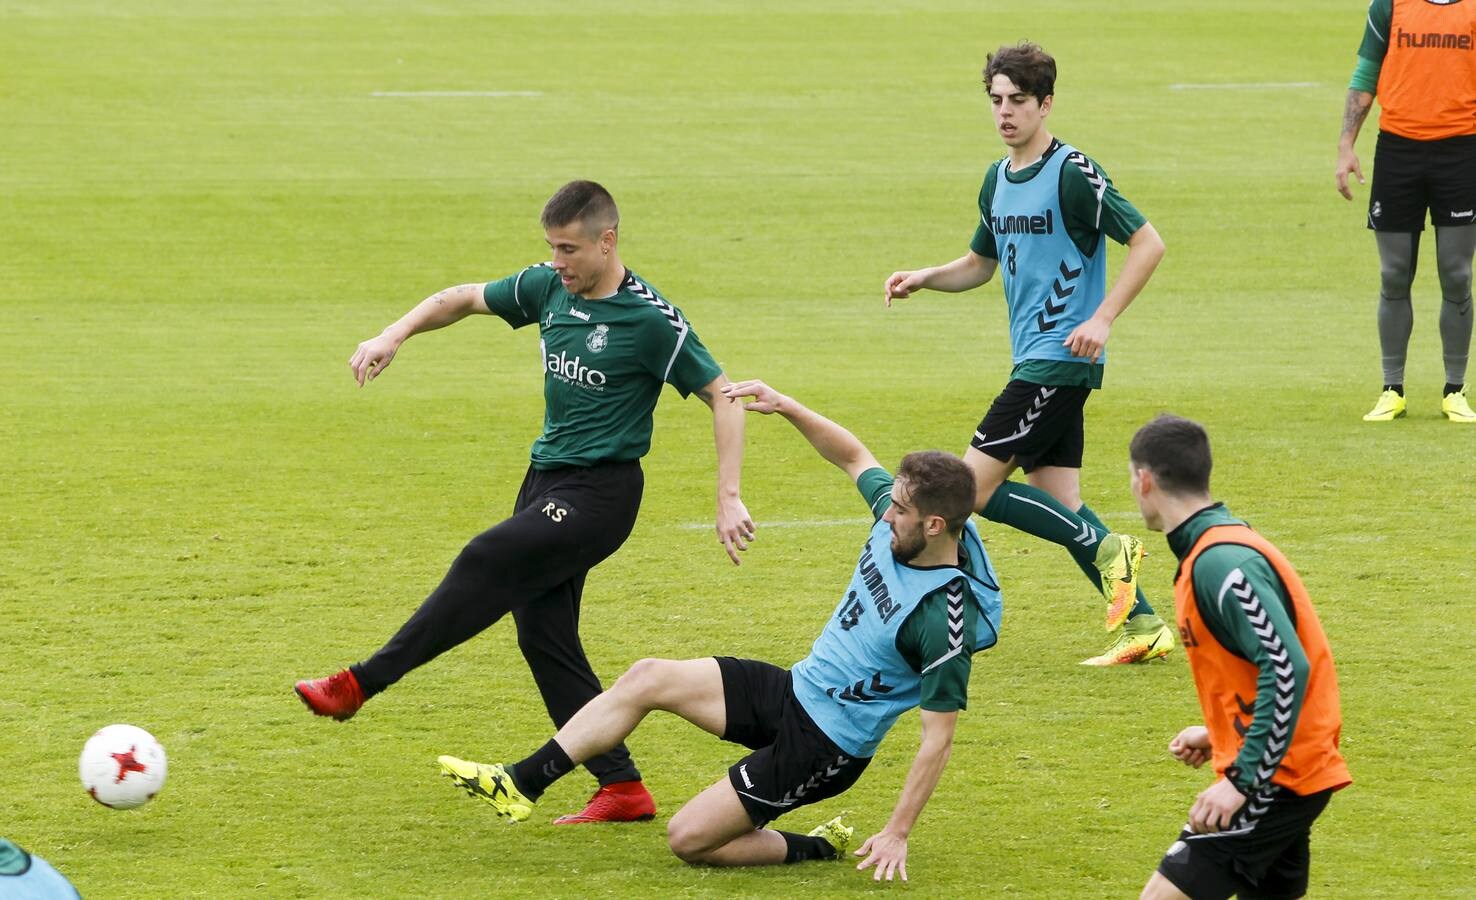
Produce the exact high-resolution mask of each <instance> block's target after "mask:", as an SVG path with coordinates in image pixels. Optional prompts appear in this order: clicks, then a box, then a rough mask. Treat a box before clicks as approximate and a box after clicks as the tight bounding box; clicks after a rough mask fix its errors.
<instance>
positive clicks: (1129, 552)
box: [1096, 534, 1143, 631]
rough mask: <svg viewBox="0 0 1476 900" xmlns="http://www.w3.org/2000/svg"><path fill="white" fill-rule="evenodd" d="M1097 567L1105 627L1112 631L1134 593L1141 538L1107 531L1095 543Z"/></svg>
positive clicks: (1133, 599)
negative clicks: (1104, 609) (1104, 605)
mask: <svg viewBox="0 0 1476 900" xmlns="http://www.w3.org/2000/svg"><path fill="white" fill-rule="evenodd" d="M1096 564H1097V571H1099V572H1101V573H1102V594H1103V595H1104V596H1105V597H1106V598H1107V620H1106V622H1105V623H1104V625H1105V627H1106V629H1107V630H1108V631H1116V630H1117V629H1118V627H1119V626H1120V625H1122V623H1123V622H1124V621H1126V620H1127V617H1128V613H1129V612H1130V611H1132V608H1133V605H1134V604H1135V603H1136V602H1137V597H1138V567H1139V566H1141V565H1142V564H1143V542H1142V541H1140V540H1138V539H1137V538H1135V537H1133V536H1132V535H1130V534H1109V535H1107V536H1106V537H1104V538H1102V543H1100V544H1098V545H1097V560H1096Z"/></svg>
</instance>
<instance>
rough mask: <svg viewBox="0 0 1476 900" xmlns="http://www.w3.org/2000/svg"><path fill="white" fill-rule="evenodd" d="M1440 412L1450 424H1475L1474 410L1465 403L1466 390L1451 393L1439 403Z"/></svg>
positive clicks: (1475, 413)
mask: <svg viewBox="0 0 1476 900" xmlns="http://www.w3.org/2000/svg"><path fill="white" fill-rule="evenodd" d="M1440 411H1441V412H1443V413H1445V417H1446V418H1447V419H1449V420H1451V421H1452V422H1476V410H1472V409H1471V404H1470V403H1467V402H1466V388H1464V387H1463V388H1461V389H1460V390H1458V391H1452V392H1450V393H1449V394H1446V395H1445V399H1444V400H1442V401H1440Z"/></svg>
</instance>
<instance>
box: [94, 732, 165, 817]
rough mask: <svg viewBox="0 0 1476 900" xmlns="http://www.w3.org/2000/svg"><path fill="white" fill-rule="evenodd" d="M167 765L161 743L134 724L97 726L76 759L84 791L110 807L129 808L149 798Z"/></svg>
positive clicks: (155, 792) (155, 789) (157, 788)
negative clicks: (96, 729) (94, 732)
mask: <svg viewBox="0 0 1476 900" xmlns="http://www.w3.org/2000/svg"><path fill="white" fill-rule="evenodd" d="M168 768H169V765H168V761H167V760H166V759H165V757H164V747H163V746H162V745H161V744H160V743H159V742H158V741H156V740H154V736H153V735H152V734H149V733H148V732H147V731H144V730H143V729H142V728H138V727H136V726H134V725H109V726H108V727H106V728H100V729H98V731H97V733H96V734H94V735H93V736H92V737H90V738H88V739H87V745H86V746H84V747H83V748H82V758H81V759H79V760H77V771H78V773H79V774H80V775H81V776H82V786H83V787H84V788H86V789H87V793H89V794H91V795H92V799H94V800H96V801H97V802H98V803H101V804H102V805H103V806H108V807H112V808H113V809H133V808H134V807H135V806H143V805H144V804H145V803H147V802H149V800H150V799H151V798H153V796H154V795H155V794H157V793H159V789H160V788H162V787H163V786H164V775H165V772H166V771H167V770H168Z"/></svg>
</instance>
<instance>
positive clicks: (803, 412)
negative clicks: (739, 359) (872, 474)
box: [722, 379, 878, 481]
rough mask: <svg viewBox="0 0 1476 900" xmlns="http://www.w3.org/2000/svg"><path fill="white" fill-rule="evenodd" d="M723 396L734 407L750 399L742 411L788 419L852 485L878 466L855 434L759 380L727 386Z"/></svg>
mask: <svg viewBox="0 0 1476 900" xmlns="http://www.w3.org/2000/svg"><path fill="white" fill-rule="evenodd" d="M722 392H723V396H725V397H727V398H728V400H729V401H730V402H731V403H732V404H733V405H734V406H735V407H738V405H739V404H738V401H740V400H742V399H743V398H744V397H750V398H752V399H751V400H749V402H748V404H747V405H745V406H742V407H741V409H746V410H748V411H749V412H756V413H762V414H764V415H766V416H767V415H771V414H773V413H778V414H779V415H781V416H783V417H784V418H786V419H788V420H789V423H790V424H791V425H793V426H794V427H795V428H797V429H799V432H800V434H802V435H804V436H805V440H807V441H809V442H810V445H811V446H812V447H814V448H815V449H816V451H818V452H819V453H820V455H821V456H822V457H824V458H825V460H826V461H827V462H829V463H830V464H831V465H833V466H835V467H836V468H838V469H840V470H841V471H843V472H845V473H846V474H847V475H849V476H850V477H851V480H852V481H855V480H856V479H857V478H860V477H861V473H862V472H865V471H866V470H867V469H873V468H876V466H877V465H878V464H877V461H876V457H875V456H872V455H871V451H870V450H867V449H866V445H865V444H863V443H861V441H860V440H858V439H857V438H856V436H855V435H854V434H851V433H850V432H849V431H847V430H846V429H844V428H842V427H841V426H840V425H837V424H836V423H834V422H832V421H830V420H829V419H827V418H825V417H824V416H822V415H820V414H819V413H817V412H815V411H814V410H812V409H809V408H807V407H806V406H805V405H804V404H802V403H800V402H799V401H798V400H795V399H794V398H793V397H788V396H785V395H784V394H781V393H779V392H778V391H776V390H774V389H773V388H771V387H769V386H768V385H767V384H764V383H763V382H762V381H759V380H758V379H751V380H749V381H739V382H736V383H734V384H729V385H725V386H724V387H723V391H722Z"/></svg>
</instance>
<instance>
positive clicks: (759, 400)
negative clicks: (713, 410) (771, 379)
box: [722, 378, 785, 416]
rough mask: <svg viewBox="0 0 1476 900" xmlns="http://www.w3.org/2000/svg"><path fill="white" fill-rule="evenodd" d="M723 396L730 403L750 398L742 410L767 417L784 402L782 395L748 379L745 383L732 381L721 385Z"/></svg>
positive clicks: (756, 381)
mask: <svg viewBox="0 0 1476 900" xmlns="http://www.w3.org/2000/svg"><path fill="white" fill-rule="evenodd" d="M722 392H723V396H724V397H727V398H728V399H729V400H730V401H735V402H736V401H738V400H741V399H743V398H744V397H752V398H753V399H752V400H750V401H749V402H748V403H746V404H744V405H743V408H744V409H746V410H748V411H749V412H756V413H763V414H764V415H766V416H767V415H769V414H770V413H776V412H778V411H779V406H780V404H782V403H783V402H784V399H785V398H784V395H783V394H781V393H779V392H778V391H776V390H774V389H773V388H771V387H769V386H768V385H767V384H764V383H763V382H762V381H759V380H758V379H757V378H750V379H749V380H747V381H734V382H730V383H728V384H725V385H723V387H722Z"/></svg>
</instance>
